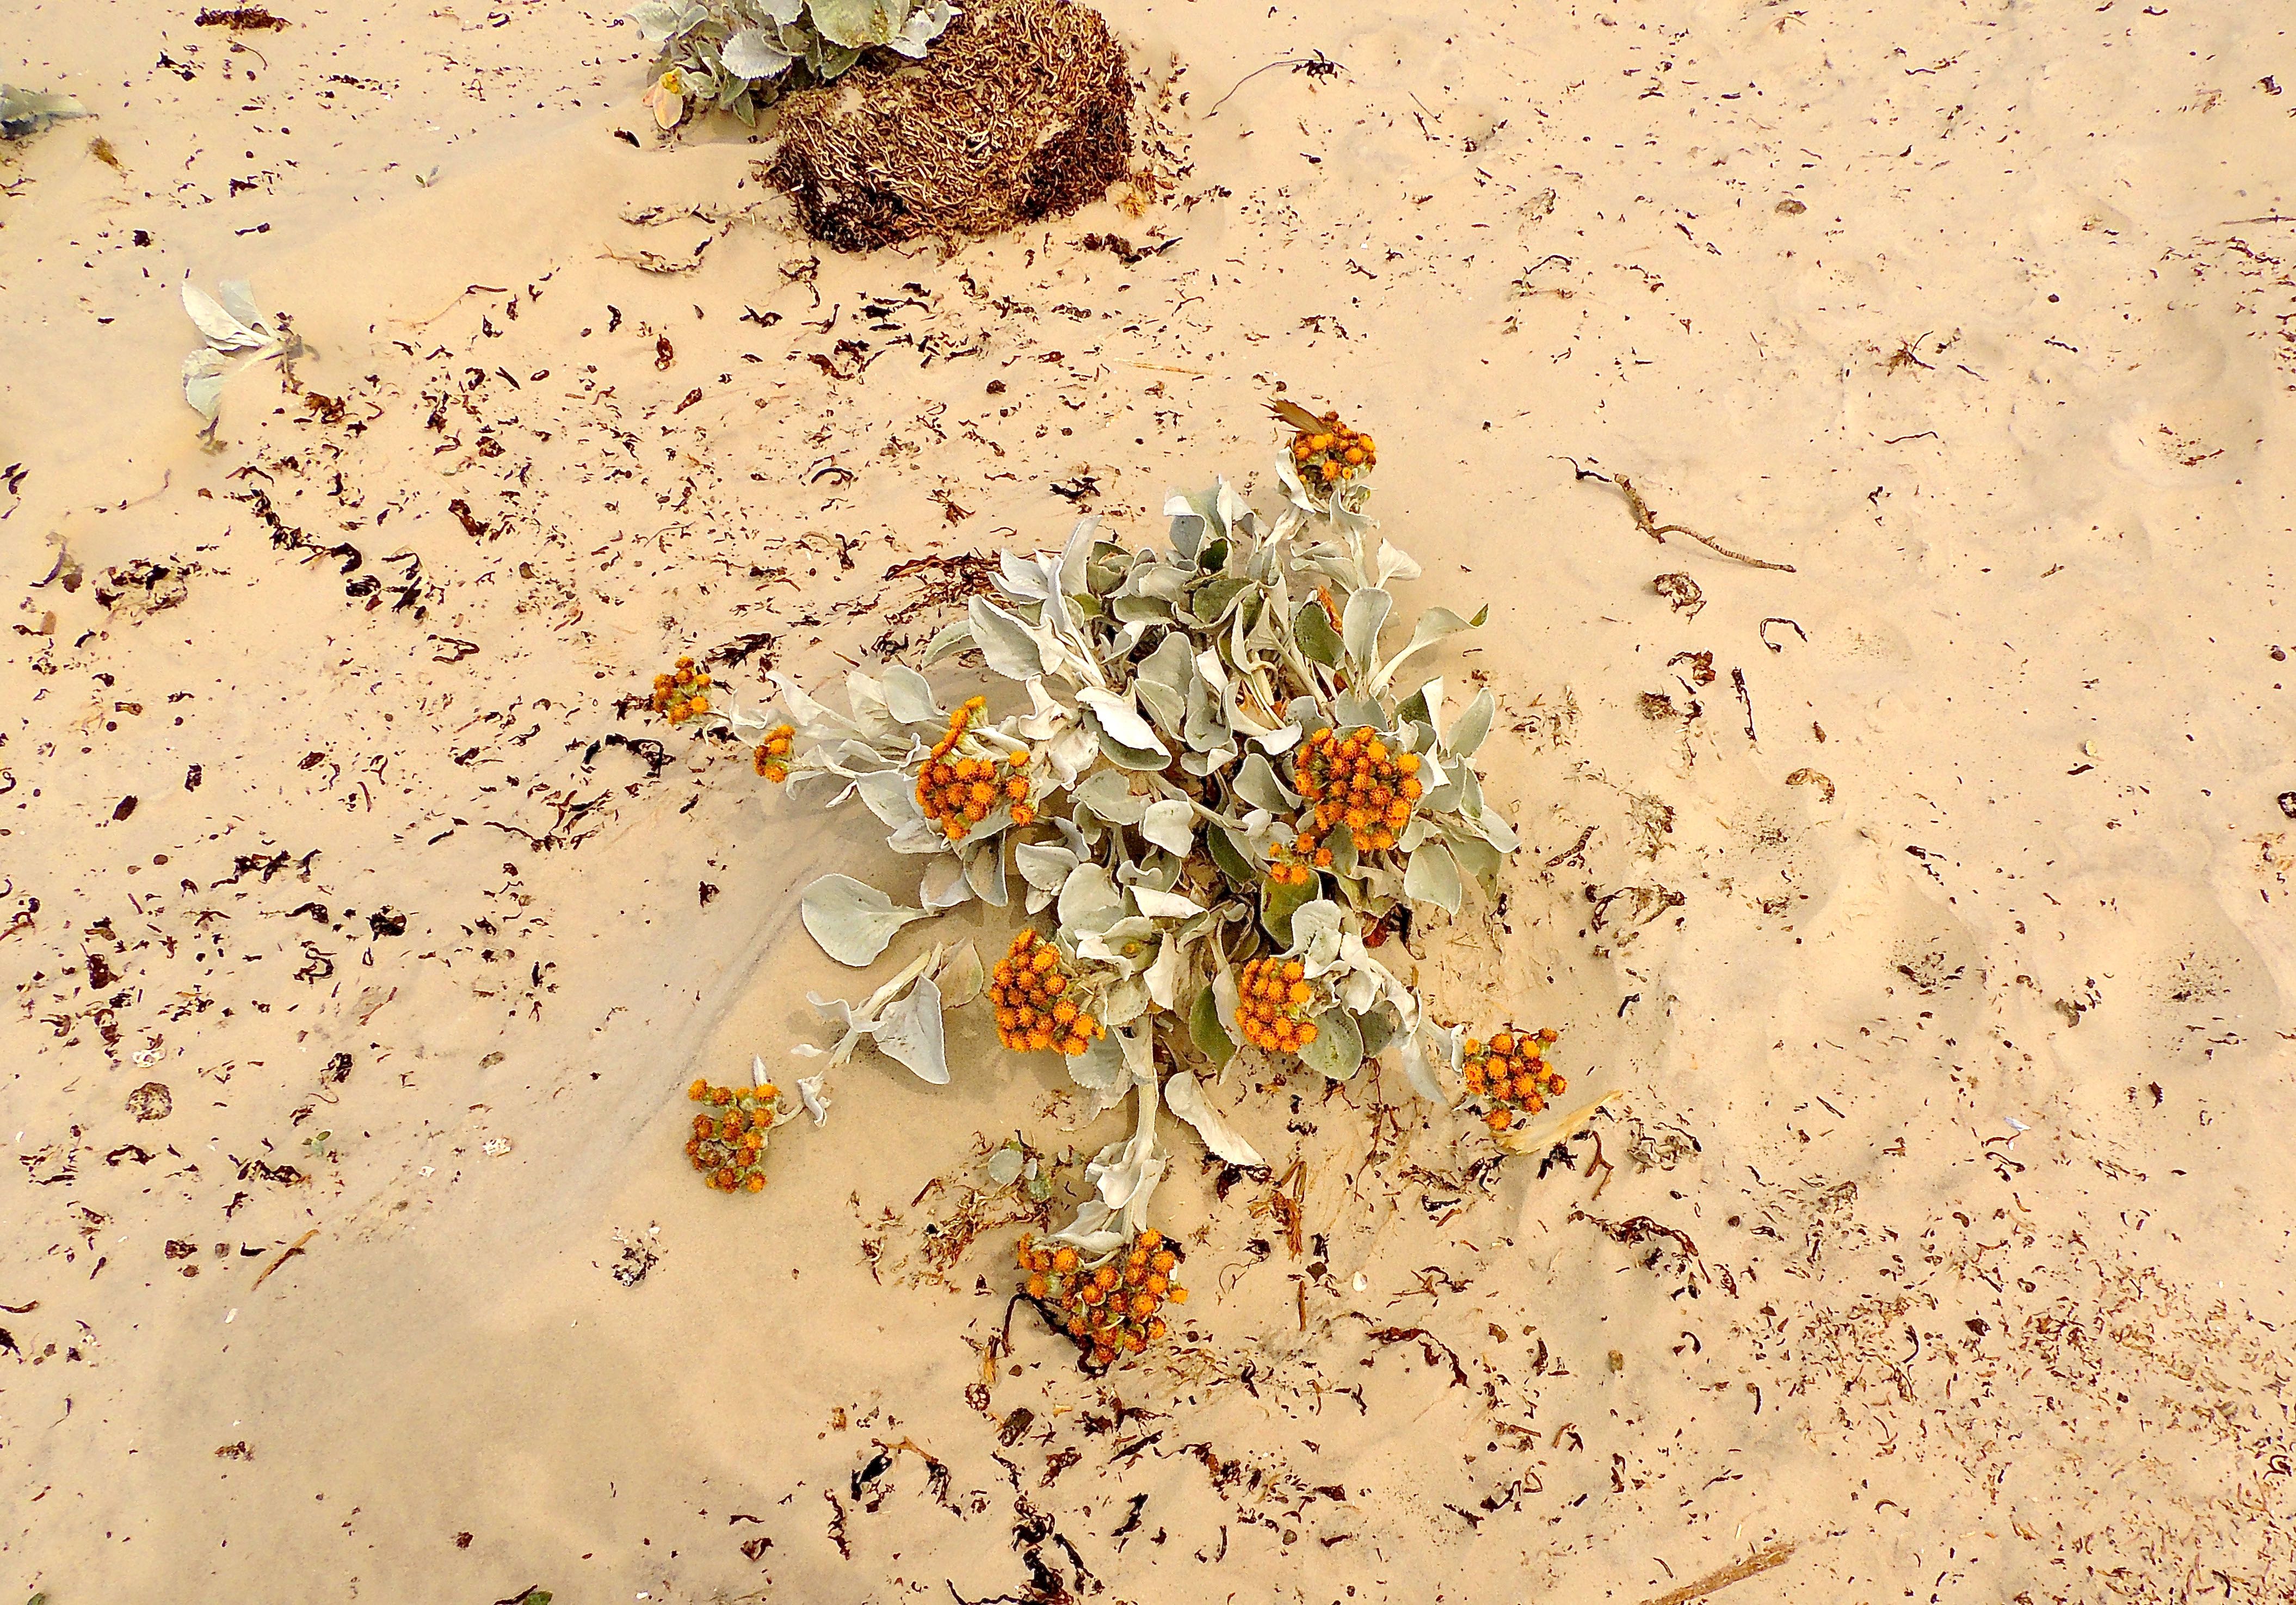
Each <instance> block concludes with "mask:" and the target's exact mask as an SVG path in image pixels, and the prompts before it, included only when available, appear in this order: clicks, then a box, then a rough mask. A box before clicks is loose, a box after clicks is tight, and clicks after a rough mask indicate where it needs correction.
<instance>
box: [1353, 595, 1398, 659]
mask: <svg viewBox="0 0 2296 1605" xmlns="http://www.w3.org/2000/svg"><path fill="white" fill-rule="evenodd" d="M1394 607H1395V599H1394V598H1393V597H1391V596H1390V595H1389V594H1387V593H1386V592H1384V591H1382V590H1380V589H1379V588H1377V587H1376V586H1373V585H1365V587H1364V588H1363V589H1362V590H1360V591H1357V592H1356V593H1354V594H1352V595H1350V596H1349V598H1348V605H1347V606H1346V608H1345V609H1343V610H1341V614H1340V637H1341V640H1342V641H1344V642H1345V643H1347V649H1348V656H1349V658H1351V659H1354V660H1355V661H1356V662H1357V664H1358V665H1359V666H1360V667H1363V668H1365V669H1369V668H1370V667H1371V666H1372V664H1373V663H1374V660H1375V659H1377V657H1378V654H1379V631H1380V626H1382V625H1383V624H1385V623H1386V622H1387V616H1388V614H1389V613H1390V611H1391V610H1393V609H1394Z"/></svg>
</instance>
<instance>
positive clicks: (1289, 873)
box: [1267, 836, 1332, 886]
mask: <svg viewBox="0 0 2296 1605" xmlns="http://www.w3.org/2000/svg"><path fill="white" fill-rule="evenodd" d="M1331 866H1332V849H1331V848H1318V847H1317V846H1316V843H1315V839H1314V838H1313V837H1309V836H1302V837H1300V839H1299V840H1298V841H1297V842H1289V843H1287V842H1281V841H1279V842H1277V843H1276V844H1275V854H1274V856H1272V857H1271V858H1270V859H1269V861H1268V864H1267V878H1268V879H1269V880H1273V881H1274V882H1275V884H1276V885H1278V886H1305V885H1307V884H1308V881H1310V880H1314V879H1315V878H1316V870H1318V869H1329V868H1331Z"/></svg>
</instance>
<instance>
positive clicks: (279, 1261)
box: [248, 1226, 319, 1293]
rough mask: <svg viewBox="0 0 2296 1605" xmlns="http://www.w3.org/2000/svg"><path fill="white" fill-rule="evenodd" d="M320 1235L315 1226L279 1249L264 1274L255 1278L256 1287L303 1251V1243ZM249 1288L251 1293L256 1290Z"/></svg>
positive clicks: (264, 1268) (265, 1268) (265, 1267)
mask: <svg viewBox="0 0 2296 1605" xmlns="http://www.w3.org/2000/svg"><path fill="white" fill-rule="evenodd" d="M318 1235H319V1229H318V1228H317V1227H316V1226H314V1227H312V1228H311V1229H310V1230H309V1231H308V1232H304V1233H303V1235H302V1236H300V1237H299V1238H297V1239H296V1240H295V1241H293V1242H291V1243H289V1244H288V1245H287V1246H286V1247H285V1248H284V1249H281V1250H280V1251H279V1257H278V1258H276V1259H275V1260H273V1261H272V1262H271V1263H270V1264H269V1265H266V1266H264V1267H263V1274H262V1275H260V1276H258V1277H257V1278H256V1279H255V1287H256V1288H259V1287H261V1286H262V1285H263V1284H264V1283H265V1282H266V1281H268V1280H269V1279H270V1276H271V1273H272V1272H274V1271H275V1270H277V1269H278V1268H279V1267H280V1266H281V1265H285V1264H286V1263H287V1262H288V1261H289V1260H291V1259H292V1258H294V1257H295V1256H297V1255H298V1254H300V1253H301V1252H302V1251H303V1245H304V1244H305V1243H307V1242H309V1241H311V1240H312V1239H313V1238H315V1237H316V1236H318ZM248 1291H249V1292H250V1293H251V1292H253V1291H255V1288H250V1289H248Z"/></svg>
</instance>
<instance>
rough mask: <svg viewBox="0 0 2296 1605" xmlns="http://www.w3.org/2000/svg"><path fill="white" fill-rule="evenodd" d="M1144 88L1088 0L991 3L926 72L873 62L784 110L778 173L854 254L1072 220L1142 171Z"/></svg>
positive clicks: (813, 218) (773, 166) (815, 222)
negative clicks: (1140, 105) (1139, 146)
mask: <svg viewBox="0 0 2296 1605" xmlns="http://www.w3.org/2000/svg"><path fill="white" fill-rule="evenodd" d="M1132 94H1133V86H1132V80H1131V78H1130V76H1129V75H1128V73H1127V71H1126V70H1125V64H1124V52H1123V49H1122V47H1121V46H1120V45H1118V44H1117V42H1116V38H1115V36H1114V35H1113V34H1112V33H1111V32H1110V31H1109V27H1108V23H1107V21H1106V20H1104V19H1103V17H1102V16H1101V15H1100V13H1099V12H1095V11H1094V10H1092V9H1091V8H1089V7H1088V6H1085V5H1080V4H1075V0H984V3H983V4H979V5H976V6H970V7H968V8H966V10H965V11H964V12H963V13H962V14H961V15H959V16H958V18H957V20H956V21H955V22H954V23H953V24H951V25H950V27H949V29H948V31H947V32H946V33H944V34H942V35H941V37H940V38H939V40H938V41H936V42H935V44H934V45H933V48H932V50H931V53H929V54H928V55H927V56H926V57H925V59H924V61H922V62H921V63H918V64H916V65H914V66H911V65H907V64H900V65H898V66H895V65H889V64H884V63H874V62H872V63H865V64H864V65H863V66H861V67H859V68H857V69H856V70H854V71H853V72H852V73H851V74H849V76H848V77H846V78H844V79H842V80H840V82H839V83H838V84H837V85H835V86H832V87H826V88H821V89H808V90H803V91H800V92H799V93H798V94H792V95H791V96H789V97H788V98H787V99H786V100H784V101H783V102H782V125H781V127H782V148H781V151H780V152H779V154H777V155H776V156H775V158H774V159H773V160H772V161H771V162H769V163H767V164H764V166H763V168H762V169H761V170H762V171H763V173H764V176H766V177H767V178H768V179H770V180H771V181H772V182H773V183H774V184H778V185H779V186H780V187H781V188H783V189H784V190H786V191H788V192H789V193H790V195H791V197H792V198H793V199H794V200H795V201H797V206H798V212H799V216H800V217H801V218H802V219H803V221H804V224H805V227H806V232H807V233H810V234H811V235H813V236H814V238H816V239H817V240H822V241H824V242H827V243H829V244H831V245H833V246H835V247H836V248H837V249H839V250H873V249H874V248H876V247H877V246H880V245H889V244H892V243H895V242H898V241H903V240H914V239H916V238H918V237H920V236H922V235H926V234H942V235H955V234H993V233H1000V232H1002V231H1003V230H1005V229H1008V228H1012V227H1013V226H1014V225H1018V224H1021V223H1029V222H1034V221H1036V220H1037V219H1038V218H1043V217H1065V216H1067V215H1068V214H1069V213H1070V212H1073V211H1075V210H1076V209H1078V207H1080V206H1083V205H1085V204H1086V203H1087V202H1088V201H1098V200H1101V199H1102V198H1103V197H1104V196H1105V194H1106V193H1107V191H1108V187H1109V185H1111V184H1114V183H1116V182H1117V181H1118V180H1119V179H1121V178H1124V177H1126V176H1128V173H1129V171H1130V158H1131V150H1132V123H1131V112H1132Z"/></svg>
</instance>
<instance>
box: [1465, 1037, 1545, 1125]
mask: <svg viewBox="0 0 2296 1605" xmlns="http://www.w3.org/2000/svg"><path fill="white" fill-rule="evenodd" d="M1553 1045H1554V1032H1552V1031H1513V1030H1508V1031H1495V1032H1493V1033H1492V1034H1491V1039H1490V1041H1489V1042H1488V1043H1483V1042H1478V1041H1476V1040H1475V1039H1474V1038H1473V1037H1472V1036H1471V1037H1469V1038H1468V1039H1467V1041H1466V1044H1465V1046H1466V1052H1465V1054H1464V1060H1463V1063H1464V1074H1465V1077H1466V1081H1467V1094H1468V1096H1470V1097H1472V1098H1480V1099H1481V1100H1482V1101H1484V1102H1486V1103H1488V1105H1489V1106H1490V1107H1489V1108H1488V1110H1485V1111H1484V1114H1483V1124H1484V1125H1486V1126H1489V1127H1490V1128H1491V1129H1492V1130H1493V1131H1505V1129H1506V1128H1507V1127H1508V1126H1512V1125H1513V1124H1514V1118H1515V1117H1516V1116H1517V1115H1519V1114H1521V1115H1535V1114H1537V1113H1538V1111H1539V1110H1543V1109H1545V1108H1546V1101H1547V1100H1548V1099H1549V1098H1552V1097H1554V1096H1556V1095H1557V1094H1559V1093H1561V1092H1562V1089H1563V1087H1564V1085H1566V1084H1565V1082H1564V1081H1563V1079H1562V1076H1561V1074H1560V1073H1559V1072H1557V1071H1555V1070H1554V1069H1550V1068H1548V1066H1547V1063H1546V1050H1547V1049H1548V1048H1550V1047H1552V1046H1553Z"/></svg>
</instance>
